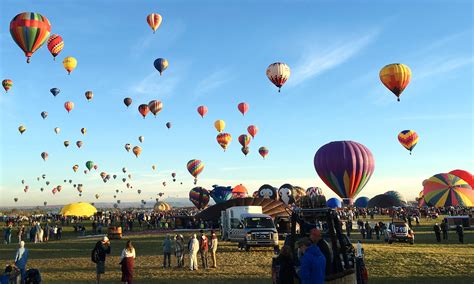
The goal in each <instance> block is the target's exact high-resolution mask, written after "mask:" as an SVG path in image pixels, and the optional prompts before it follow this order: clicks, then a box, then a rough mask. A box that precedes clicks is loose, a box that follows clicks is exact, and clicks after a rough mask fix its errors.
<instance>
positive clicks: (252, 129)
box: [247, 125, 258, 138]
mask: <svg viewBox="0 0 474 284" xmlns="http://www.w3.org/2000/svg"><path fill="white" fill-rule="evenodd" d="M247 132H248V133H249V134H250V136H252V138H255V135H257V132H258V127H257V126H256V125H250V126H249V127H247Z"/></svg>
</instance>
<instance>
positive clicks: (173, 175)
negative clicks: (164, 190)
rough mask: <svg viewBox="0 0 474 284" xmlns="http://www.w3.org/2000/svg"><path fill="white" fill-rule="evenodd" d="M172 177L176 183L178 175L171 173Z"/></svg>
mask: <svg viewBox="0 0 474 284" xmlns="http://www.w3.org/2000/svg"><path fill="white" fill-rule="evenodd" d="M171 177H172V178H173V182H176V173H171Z"/></svg>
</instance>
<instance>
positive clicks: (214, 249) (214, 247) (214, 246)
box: [211, 230, 218, 268]
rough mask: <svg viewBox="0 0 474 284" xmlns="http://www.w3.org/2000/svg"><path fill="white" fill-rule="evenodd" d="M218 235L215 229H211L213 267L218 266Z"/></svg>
mask: <svg viewBox="0 0 474 284" xmlns="http://www.w3.org/2000/svg"><path fill="white" fill-rule="evenodd" d="M217 243H218V240H217V235H216V233H215V232H214V230H212V231H211V259H212V266H211V267H212V268H217V259H216V253H217Z"/></svg>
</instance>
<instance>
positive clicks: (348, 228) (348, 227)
mask: <svg viewBox="0 0 474 284" xmlns="http://www.w3.org/2000/svg"><path fill="white" fill-rule="evenodd" d="M351 212H352V211H351ZM351 231H352V220H351V219H349V220H347V222H346V232H347V236H348V237H350V236H351Z"/></svg>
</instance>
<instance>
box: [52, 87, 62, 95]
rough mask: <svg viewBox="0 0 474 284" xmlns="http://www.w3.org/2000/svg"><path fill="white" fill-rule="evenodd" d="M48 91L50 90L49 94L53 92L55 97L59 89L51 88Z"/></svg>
mask: <svg viewBox="0 0 474 284" xmlns="http://www.w3.org/2000/svg"><path fill="white" fill-rule="evenodd" d="M49 91H50V92H51V94H53V96H55V97H56V96H57V95H58V94H59V93H60V92H61V90H60V89H58V88H52V89H50V90H49Z"/></svg>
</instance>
